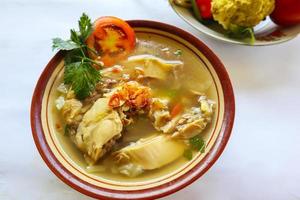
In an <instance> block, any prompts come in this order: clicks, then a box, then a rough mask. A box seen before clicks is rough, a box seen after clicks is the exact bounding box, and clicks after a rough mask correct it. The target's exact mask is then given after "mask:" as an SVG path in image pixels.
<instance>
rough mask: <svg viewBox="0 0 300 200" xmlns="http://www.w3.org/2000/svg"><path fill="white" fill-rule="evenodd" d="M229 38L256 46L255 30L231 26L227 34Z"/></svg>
mask: <svg viewBox="0 0 300 200" xmlns="http://www.w3.org/2000/svg"><path fill="white" fill-rule="evenodd" d="M226 34H227V35H228V37H231V38H236V39H241V40H243V41H245V42H247V43H249V44H254V42H255V36H254V30H253V28H249V27H248V28H247V27H241V26H237V25H234V24H231V25H230V26H229V28H228V31H227V33H226Z"/></svg>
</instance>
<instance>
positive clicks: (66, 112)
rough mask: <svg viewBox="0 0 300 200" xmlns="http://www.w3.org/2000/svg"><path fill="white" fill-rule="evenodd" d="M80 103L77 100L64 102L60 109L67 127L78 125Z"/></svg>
mask: <svg viewBox="0 0 300 200" xmlns="http://www.w3.org/2000/svg"><path fill="white" fill-rule="evenodd" d="M81 108H82V103H81V102H80V101H79V100H77V99H68V100H65V102H64V105H63V107H62V108H61V112H62V116H63V118H64V120H65V122H66V124H68V125H72V124H75V123H78V122H79V121H80V120H81V118H82V116H81Z"/></svg>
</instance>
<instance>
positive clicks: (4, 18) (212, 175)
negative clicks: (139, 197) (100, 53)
mask: <svg viewBox="0 0 300 200" xmlns="http://www.w3.org/2000/svg"><path fill="white" fill-rule="evenodd" d="M82 12H86V13H88V14H89V15H90V16H91V17H92V18H93V19H95V18H96V17H98V16H102V15H115V16H118V17H121V18H124V19H151V20H158V21H162V22H166V23H170V24H173V25H176V26H178V27H181V28H182V29H185V30H187V31H189V32H191V33H193V34H194V35H196V36H197V37H199V38H200V39H201V40H203V41H204V42H205V43H206V44H207V45H208V46H209V47H210V48H211V49H213V50H214V51H215V53H216V54H217V55H218V56H219V57H220V58H221V60H222V61H223V63H224V64H225V65H226V66H227V70H228V72H229V74H230V76H231V80H232V83H233V86H234V90H235V96H236V119H235V125H234V129H233V133H232V136H231V138H230V141H229V143H228V145H227V147H226V149H225V151H224V153H223V154H222V156H221V157H220V159H219V160H218V161H217V162H216V164H215V165H214V166H213V167H212V168H211V169H210V170H209V171H208V172H207V173H206V174H205V175H204V176H203V177H202V178H201V179H199V180H198V181H196V182H194V183H193V184H192V185H190V186H188V187H186V188H185V189H183V190H181V191H179V192H177V193H175V194H173V195H170V196H168V197H166V198H164V199H166V200H171V199H209V200H219V199H222V200H229V199H230V200H238V199H244V200H253V199H272V200H277V199H278V200H282V199H285V200H296V199H300V132H299V130H300V37H298V38H296V39H294V40H292V41H290V42H287V43H284V44H280V45H276V46H268V47H246V46H237V45H231V44H225V43H222V42H219V41H216V40H214V39H211V38H208V37H206V36H204V35H202V34H201V33H199V32H197V31H196V30H194V29H193V28H192V27H190V26H189V25H188V24H186V23H185V22H184V21H182V20H181V19H180V18H179V17H178V16H177V15H176V14H175V13H174V12H173V11H172V9H171V7H170V6H169V5H168V2H167V0H118V1H117V0H88V1H83V0H82V1H79V0H61V1H59V0H45V1H41V0H0V22H1V23H0V74H1V75H0V92H1V96H0V132H1V135H0V136H1V139H0V199H1V200H2V199H3V200H6V199H9V200H11V199H12V200H13V199H22V200H24V199H30V200H36V199H37V200H52V199H64V200H68V199H70V200H77V199H78V200H79V199H80V200H81V199H89V198H88V197H86V196H84V195H82V194H80V193H78V192H77V191H75V190H73V189H72V188H70V187H69V186H67V185H65V184H64V183H63V182H61V181H60V180H59V179H58V178H57V177H56V176H55V175H54V174H53V173H51V171H50V170H49V169H48V168H47V166H46V165H45V163H44V162H43V161H42V159H41V157H40V156H39V153H38V151H37V149H36V147H35V145H34V142H33V139H32V136H31V129H30V120H29V110H30V102H31V96H32V93H33V89H34V86H35V84H36V81H37V79H38V77H39V75H40V74H41V72H42V70H43V68H44V66H45V65H46V64H47V62H48V61H49V59H50V58H51V57H52V56H53V55H54V52H52V50H51V38H53V37H56V36H60V37H64V38H67V37H68V36H69V29H70V28H73V27H75V26H76V23H77V19H78V17H79V16H80V15H81V13H82Z"/></svg>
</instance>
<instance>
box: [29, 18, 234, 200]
mask: <svg viewBox="0 0 300 200" xmlns="http://www.w3.org/2000/svg"><path fill="white" fill-rule="evenodd" d="M127 22H128V23H129V24H130V25H131V26H132V27H134V28H150V29H157V30H161V31H164V32H168V33H171V34H174V35H177V36H178V37H180V38H183V39H184V40H186V41H187V42H188V43H190V44H192V45H193V46H194V47H196V48H197V49H198V50H199V51H201V52H202V53H203V54H204V55H205V57H206V58H207V59H208V60H209V62H210V63H211V64H212V67H213V68H214V70H215V72H216V74H217V76H218V79H219V80H220V83H221V87H222V90H223V95H224V97H223V98H224V118H223V122H222V126H221V130H220V133H219V135H218V137H217V139H216V141H215V144H214V145H213V147H212V148H211V149H210V152H209V153H208V154H207V155H206V156H205V157H204V158H203V159H202V160H201V162H199V163H197V164H196V166H194V167H193V168H192V169H191V170H190V171H188V172H187V173H185V174H183V175H181V176H180V177H178V178H176V179H175V180H173V181H171V182H168V183H165V184H162V185H159V186H155V187H152V188H147V189H141V190H134V191H120V190H113V189H106V188H101V187H97V186H95V185H92V184H90V183H88V182H85V181H83V180H81V179H80V178H78V177H76V176H75V175H74V174H72V173H71V172H69V170H68V169H66V168H65V167H64V166H63V165H62V164H61V163H60V162H59V161H58V160H57V158H56V157H55V156H54V154H53V153H52V152H51V149H50V147H49V146H48V144H47V142H46V139H45V135H44V132H43V128H42V122H41V108H42V100H43V94H44V90H45V88H46V85H47V83H48V80H49V78H50V76H51V74H52V72H53V71H54V69H55V68H56V66H57V65H58V64H59V63H60V61H61V60H62V59H63V57H64V54H65V52H63V51H59V52H58V53H57V54H56V55H55V56H54V57H53V58H52V59H51V60H50V61H49V63H48V64H47V65H46V67H45V69H44V70H43V72H42V74H41V75H40V78H39V80H38V82H37V85H36V87H35V90H34V93H33V96H32V102H31V112H30V122H31V129H32V136H33V139H34V142H35V145H36V147H37V149H38V151H39V153H40V155H41V157H42V158H43V160H44V162H45V163H46V164H47V166H48V167H49V168H50V170H51V171H52V172H53V173H54V174H55V175H56V176H57V177H58V178H59V179H61V180H62V181H63V182H64V183H66V184H68V185H69V186H71V187H72V188H73V189H75V190H77V191H79V192H81V193H83V194H85V195H88V196H90V197H94V198H101V199H140V200H142V199H143V200H145V199H154V198H155V199H156V198H161V197H163V196H167V195H169V194H171V193H174V192H176V191H178V190H180V189H182V188H184V187H186V186H187V185H189V184H191V183H192V182H194V181H195V180H197V179H198V178H200V177H201V176H202V175H203V174H204V173H205V172H206V171H207V170H208V169H209V168H210V167H211V166H212V165H213V164H214V163H215V162H216V160H217V159H218V158H219V157H220V155H221V153H222V152H223V150H224V148H225V146H226V144H227V142H228V140H229V137H230V135H231V131H232V127H233V122H234V116H235V99H234V93H233V88H232V85H231V82H230V79H229V75H228V73H227V71H226V69H225V67H224V65H223V64H222V62H221V61H220V59H219V58H218V57H217V56H216V55H215V54H214V53H213V52H212V50H210V49H209V48H208V47H207V46H206V45H205V44H204V43H203V42H202V41H200V40H199V39H198V38H196V37H195V36H193V35H192V34H190V33H188V32H186V31H184V30H182V29H180V28H177V27H175V26H173V25H169V24H166V23H162V22H157V21H150V20H128V21H127ZM189 175H192V178H188V176H189Z"/></svg>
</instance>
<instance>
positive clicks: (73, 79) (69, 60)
mask: <svg viewBox="0 0 300 200" xmlns="http://www.w3.org/2000/svg"><path fill="white" fill-rule="evenodd" d="M78 27H79V31H75V30H74V29H71V31H70V32H71V36H70V39H69V40H63V39H61V38H54V39H53V43H52V48H53V49H57V50H66V51H67V53H66V56H65V72H64V83H65V84H69V85H70V86H71V87H72V89H73V90H74V93H75V95H76V97H77V98H78V99H84V98H86V97H87V96H89V95H90V94H91V92H92V91H93V90H94V89H95V85H96V84H97V83H98V82H99V81H100V79H101V77H100V72H99V71H98V70H96V69H95V68H94V67H93V65H98V66H100V67H102V65H101V64H100V63H98V62H96V61H95V60H92V59H90V58H89V57H88V52H91V53H94V54H96V55H97V52H95V51H93V50H91V49H89V48H88V47H87V45H86V44H85V41H86V39H87V38H88V36H89V35H90V34H91V32H92V31H93V29H92V23H91V19H90V18H89V17H88V16H87V15H86V14H85V13H83V14H82V16H81V17H80V19H79V21H78Z"/></svg>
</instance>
